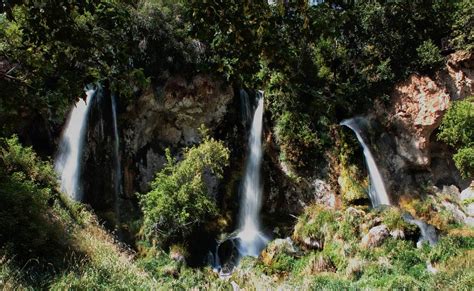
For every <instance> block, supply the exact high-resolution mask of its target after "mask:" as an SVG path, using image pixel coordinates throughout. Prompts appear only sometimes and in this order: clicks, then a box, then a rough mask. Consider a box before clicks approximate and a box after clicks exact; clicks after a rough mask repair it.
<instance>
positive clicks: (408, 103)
mask: <svg viewBox="0 0 474 291" xmlns="http://www.w3.org/2000/svg"><path fill="white" fill-rule="evenodd" d="M473 61H474V57H473V54H472V53H467V52H456V53H454V54H452V55H451V56H449V57H448V61H447V65H446V68H445V69H444V70H443V71H441V72H439V73H438V74H436V76H434V77H428V76H419V75H416V74H413V75H411V76H410V77H409V78H408V79H407V80H406V81H404V82H402V83H400V84H398V85H397V86H395V89H394V91H393V93H392V95H391V99H392V104H391V105H390V106H389V108H388V110H387V111H388V113H389V114H388V123H389V125H391V126H392V128H394V129H395V131H396V132H395V135H396V138H395V139H396V146H397V151H398V154H399V155H400V156H402V157H404V158H405V159H406V160H407V161H409V162H410V163H412V164H414V165H418V166H427V165H429V163H430V155H429V147H430V137H431V135H432V133H433V131H434V130H435V129H436V128H438V126H439V125H440V123H441V121H442V119H443V116H444V114H445V112H446V110H447V109H448V108H449V106H450V103H451V101H452V100H456V99H461V98H464V97H466V96H469V95H472V94H473V92H474V83H473V73H474V70H473V68H474V66H473Z"/></svg>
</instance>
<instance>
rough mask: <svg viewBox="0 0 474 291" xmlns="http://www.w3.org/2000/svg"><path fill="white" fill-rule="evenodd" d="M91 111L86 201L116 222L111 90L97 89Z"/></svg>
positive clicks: (84, 173)
mask: <svg viewBox="0 0 474 291" xmlns="http://www.w3.org/2000/svg"><path fill="white" fill-rule="evenodd" d="M92 102H93V104H91V109H90V111H89V123H88V128H87V132H86V137H85V142H84V149H83V150H84V160H83V166H82V170H83V171H82V174H81V184H82V185H83V187H84V188H83V189H84V190H83V193H84V198H83V199H84V202H85V203H87V204H89V205H91V206H92V207H93V208H94V210H95V211H96V212H97V213H98V214H99V215H101V216H103V217H106V220H108V221H109V222H111V223H113V222H112V221H110V220H111V216H113V215H109V214H105V213H104V212H107V211H111V210H110V209H113V207H111V206H113V205H114V203H115V191H114V190H115V189H114V182H113V181H114V177H113V173H114V156H113V154H114V148H113V145H114V136H113V122H112V110H111V107H112V105H111V99H110V92H108V91H107V90H103V89H99V90H97V96H96V98H94V99H93V101H92Z"/></svg>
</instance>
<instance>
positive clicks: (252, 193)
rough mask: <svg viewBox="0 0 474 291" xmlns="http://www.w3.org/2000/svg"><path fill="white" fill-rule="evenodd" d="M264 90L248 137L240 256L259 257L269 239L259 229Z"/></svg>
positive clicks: (240, 217) (240, 223)
mask: <svg viewBox="0 0 474 291" xmlns="http://www.w3.org/2000/svg"><path fill="white" fill-rule="evenodd" d="M263 101H264V100H263V92H259V100H258V105H257V108H256V110H255V113H254V116H253V120H252V127H251V131H250V138H249V156H248V158H247V164H246V168H245V176H244V182H243V192H242V193H243V196H242V204H241V206H240V213H239V229H238V234H237V238H238V239H239V253H240V255H241V256H254V257H257V256H258V255H259V254H260V252H261V251H262V249H263V248H264V247H265V245H266V244H267V242H268V239H267V238H266V237H265V235H264V234H263V233H262V232H261V230H260V218H259V214H260V208H261V204H262V201H261V200H262V182H261V175H260V168H261V164H262V156H263V153H262V127H263V126H262V124H263V104H264V102H263Z"/></svg>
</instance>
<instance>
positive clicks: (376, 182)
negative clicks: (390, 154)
mask: <svg viewBox="0 0 474 291" xmlns="http://www.w3.org/2000/svg"><path fill="white" fill-rule="evenodd" d="M363 121H364V119H363V118H361V117H355V118H352V119H346V120H344V121H342V122H341V125H344V126H347V127H348V128H350V129H351V130H352V131H353V132H354V133H355V134H356V137H357V140H358V141H359V143H360V145H361V146H362V148H363V150H364V156H365V161H366V163H367V168H368V170H369V178H370V185H369V196H370V201H371V202H372V206H373V207H377V206H379V205H390V199H389V198H388V194H387V191H386V190H385V184H384V182H383V179H382V175H381V174H380V172H379V169H378V168H377V164H376V163H375V160H374V157H373V155H372V152H371V151H370V149H369V147H368V145H367V144H366V142H365V141H364V139H363V138H362V130H361V122H363Z"/></svg>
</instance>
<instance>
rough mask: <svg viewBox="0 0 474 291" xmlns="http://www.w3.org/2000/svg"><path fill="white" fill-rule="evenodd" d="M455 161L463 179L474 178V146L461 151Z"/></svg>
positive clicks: (455, 156)
mask: <svg viewBox="0 0 474 291" xmlns="http://www.w3.org/2000/svg"><path fill="white" fill-rule="evenodd" d="M453 159H454V163H455V164H456V167H457V168H458V169H459V171H460V172H461V174H462V175H463V177H465V178H469V177H474V145H473V146H470V147H464V148H461V149H459V150H458V151H457V153H455V154H454V156H453Z"/></svg>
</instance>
